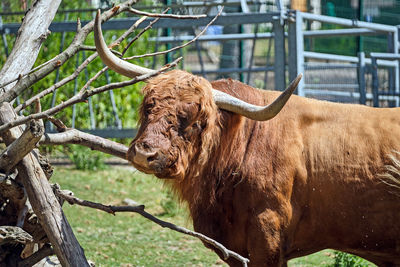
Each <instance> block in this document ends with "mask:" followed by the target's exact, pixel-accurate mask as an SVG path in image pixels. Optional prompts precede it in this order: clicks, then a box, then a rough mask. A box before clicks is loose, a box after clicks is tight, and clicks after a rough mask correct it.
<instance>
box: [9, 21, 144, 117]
mask: <svg viewBox="0 0 400 267" xmlns="http://www.w3.org/2000/svg"><path fill="white" fill-rule="evenodd" d="M144 20H145V18H141V19H139V20H138V21H136V22H135V23H134V24H133V25H132V26H131V27H130V28H129V29H128V30H127V31H125V32H124V33H123V34H122V35H121V36H120V37H119V38H118V39H117V40H115V41H114V42H113V43H112V44H111V45H110V46H111V47H114V46H117V45H119V44H120V43H121V42H122V41H123V40H124V39H125V38H126V37H127V36H128V35H129V34H131V33H132V32H133V31H134V30H136V29H137V27H138V26H139V25H140V24H141V23H142V22H143V21H144ZM82 47H86V46H85V45H79V47H78V50H79V49H82ZM111 51H113V52H114V53H116V54H121V53H119V52H118V51H114V50H111ZM97 55H98V54H97V52H95V53H93V54H92V55H90V56H89V57H88V58H87V59H86V60H85V61H84V62H83V63H82V64H81V65H80V66H79V67H78V68H77V69H76V70H75V71H74V73H73V74H71V75H70V76H68V77H66V78H64V79H62V80H61V81H59V82H58V83H56V84H54V85H53V86H51V87H49V88H47V89H46V90H43V91H41V92H40V93H38V94H37V95H35V96H33V97H31V98H30V99H28V100H27V101H25V102H24V103H23V104H20V105H19V106H17V107H16V108H15V112H19V111H21V110H23V109H25V108H26V107H28V106H30V105H31V104H32V103H33V102H34V101H35V99H40V98H43V97H44V96H46V95H48V94H50V93H52V92H54V91H55V90H56V89H57V88H60V87H61V86H63V85H65V84H67V83H68V82H70V81H72V80H73V79H75V78H76V77H77V76H78V75H79V74H80V73H81V72H82V71H83V70H84V69H85V68H86V67H87V65H89V63H90V62H92V61H93V60H94V59H95V58H96V57H97ZM50 61H52V60H50ZM50 61H48V62H50ZM107 69H108V67H104V68H103V69H102V70H100V71H99V72H98V73H97V74H96V75H95V77H93V78H91V79H90V80H89V81H88V82H87V83H86V84H85V86H84V87H85V88H87V87H89V85H90V84H91V83H92V82H93V81H94V80H95V79H97V78H98V77H99V76H100V75H101V74H102V73H104V72H105V71H106V70H107Z"/></svg>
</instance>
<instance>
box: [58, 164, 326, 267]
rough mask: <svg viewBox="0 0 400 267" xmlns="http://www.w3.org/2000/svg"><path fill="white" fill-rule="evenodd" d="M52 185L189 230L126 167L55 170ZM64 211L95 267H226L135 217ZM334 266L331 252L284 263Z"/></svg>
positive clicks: (167, 201) (179, 211) (177, 210)
mask: <svg viewBox="0 0 400 267" xmlns="http://www.w3.org/2000/svg"><path fill="white" fill-rule="evenodd" d="M51 181H52V182H53V183H58V184H60V186H61V188H62V189H69V190H71V191H73V192H74V193H75V196H77V197H79V198H81V199H86V200H91V201H95V202H101V203H103V204H111V205H124V203H123V200H124V199H125V198H130V199H132V200H135V201H136V202H138V203H140V204H144V205H146V211H148V212H150V213H152V214H153V215H156V216H158V217H159V218H160V219H162V220H165V221H170V222H172V223H175V224H177V225H180V226H184V227H187V228H190V229H191V228H192V226H191V222H190V219H189V218H188V216H187V213H186V212H185V208H184V207H181V206H180V205H179V204H176V203H177V201H176V200H175V199H173V197H172V196H171V194H170V193H169V192H168V190H167V189H164V188H163V186H162V183H161V181H159V180H157V179H156V178H154V177H152V176H149V175H145V174H142V173H140V172H138V171H133V168H130V167H121V166H119V167H110V168H108V169H106V170H101V171H81V170H75V169H71V168H63V167H57V168H56V170H55V172H54V175H53V177H52V180H51ZM64 211H65V214H66V216H67V218H68V221H69V222H70V224H71V226H72V228H73V230H74V233H75V234H76V236H77V238H78V240H79V242H80V244H81V246H82V247H83V248H84V249H85V254H86V257H87V258H88V259H90V260H92V261H94V262H95V263H96V266H125V267H127V266H227V265H226V264H225V263H224V262H223V261H221V260H220V259H219V258H218V257H217V256H216V254H214V253H213V252H212V251H211V250H209V249H206V248H205V247H204V246H203V244H202V243H201V242H200V241H199V240H197V239H195V238H192V237H189V236H186V235H183V234H180V233H177V232H174V231H172V230H169V229H163V228H161V227H160V226H158V225H156V224H155V223H153V222H150V221H148V220H147V219H144V218H143V217H141V216H140V215H138V214H134V213H124V214H122V213H118V214H116V215H115V216H113V215H111V214H107V213H105V212H102V211H97V210H93V209H90V208H84V207H80V206H70V205H69V204H68V203H65V204H64ZM333 264H334V258H333V251H330V250H326V251H322V252H319V253H316V254H313V255H310V256H307V257H303V258H299V259H294V260H291V261H290V262H289V266H333Z"/></svg>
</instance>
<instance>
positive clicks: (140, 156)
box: [131, 143, 158, 169]
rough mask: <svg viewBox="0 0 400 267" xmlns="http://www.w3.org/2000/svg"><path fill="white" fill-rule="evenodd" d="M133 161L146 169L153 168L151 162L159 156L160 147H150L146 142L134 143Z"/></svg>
mask: <svg viewBox="0 0 400 267" xmlns="http://www.w3.org/2000/svg"><path fill="white" fill-rule="evenodd" d="M132 156H133V157H132V158H131V160H132V162H133V163H134V164H136V165H139V166H141V167H143V168H145V169H152V168H151V166H150V165H151V163H152V162H153V161H155V160H156V159H157V157H158V149H155V148H150V147H149V146H148V145H147V144H146V143H136V144H134V149H133V155H132Z"/></svg>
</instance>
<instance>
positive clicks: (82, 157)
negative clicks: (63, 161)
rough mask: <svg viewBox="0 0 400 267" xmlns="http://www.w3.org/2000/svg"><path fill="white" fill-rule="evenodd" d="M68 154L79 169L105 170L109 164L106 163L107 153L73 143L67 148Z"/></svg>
mask: <svg viewBox="0 0 400 267" xmlns="http://www.w3.org/2000/svg"><path fill="white" fill-rule="evenodd" d="M67 151H68V152H67V155H68V157H69V159H70V160H71V161H72V163H73V164H74V165H75V168H76V169H77V170H90V171H97V170H104V169H105V168H106V167H107V165H106V164H105V163H104V158H105V155H104V154H103V153H101V152H98V151H92V150H91V149H90V148H87V147H84V146H78V145H72V146H70V147H69V148H68V150H67Z"/></svg>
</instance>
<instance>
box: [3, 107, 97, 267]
mask: <svg viewBox="0 0 400 267" xmlns="http://www.w3.org/2000/svg"><path fill="white" fill-rule="evenodd" d="M15 118H16V114H15V112H14V110H13V108H12V107H11V105H10V104H9V103H7V102H5V103H2V105H1V106H0V124H4V123H7V122H9V121H11V120H14V119H15ZM12 130H14V131H7V132H8V133H7V134H3V139H4V141H5V142H6V145H8V144H10V143H11V142H9V141H10V140H13V139H16V138H18V137H19V136H20V135H21V134H22V131H21V129H19V128H18V127H15V128H13V129H12ZM17 130H19V132H18V131H17ZM10 132H12V133H10ZM13 134H14V135H13ZM17 170H18V175H19V176H20V178H21V182H22V184H23V186H24V188H25V190H26V192H27V195H28V198H29V201H30V203H31V205H32V208H33V210H34V212H35V214H36V215H37V216H38V219H39V221H40V223H41V225H42V227H43V229H44V231H45V232H46V235H47V237H48V239H49V240H50V242H51V244H52V245H53V247H54V251H55V253H56V255H57V257H58V258H59V260H60V262H61V264H62V265H63V266H89V265H88V262H87V260H86V257H85V254H84V252H83V249H82V248H81V246H80V245H79V243H78V240H77V239H76V237H75V236H74V233H73V232H72V229H71V226H70V225H69V223H68V221H67V219H66V218H65V216H64V213H63V211H62V209H61V206H60V204H59V203H58V201H57V198H56V197H55V195H54V193H53V190H52V188H51V186H50V184H49V182H48V180H47V178H46V175H45V173H44V172H43V170H42V168H41V167H40V164H39V162H38V160H37V158H36V157H35V155H34V154H33V153H29V154H28V155H27V156H25V157H24V158H23V159H22V160H21V161H20V162H19V163H18V164H17Z"/></svg>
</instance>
